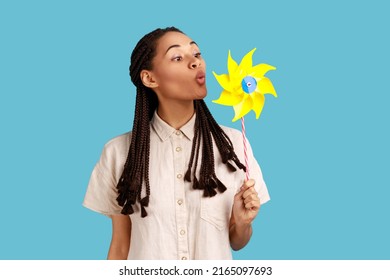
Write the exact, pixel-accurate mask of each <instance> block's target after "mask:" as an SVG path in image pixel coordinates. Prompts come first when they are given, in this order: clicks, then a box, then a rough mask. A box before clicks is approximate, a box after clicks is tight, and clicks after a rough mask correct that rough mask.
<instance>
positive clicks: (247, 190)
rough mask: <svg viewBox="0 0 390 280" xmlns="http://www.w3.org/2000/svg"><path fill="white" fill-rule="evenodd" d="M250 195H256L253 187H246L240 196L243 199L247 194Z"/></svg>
mask: <svg viewBox="0 0 390 280" xmlns="http://www.w3.org/2000/svg"><path fill="white" fill-rule="evenodd" d="M252 195H254V196H258V193H257V191H256V190H255V188H254V187H250V188H249V189H246V190H245V192H244V193H243V194H242V197H243V198H244V199H245V198H247V197H248V196H252Z"/></svg>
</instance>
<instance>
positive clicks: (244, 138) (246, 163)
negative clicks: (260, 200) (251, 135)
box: [241, 117, 249, 181]
mask: <svg viewBox="0 0 390 280" xmlns="http://www.w3.org/2000/svg"><path fill="white" fill-rule="evenodd" d="M241 133H242V141H243V143H244V158H245V168H246V172H245V181H248V180H249V164H248V153H247V147H246V136H245V120H244V117H241Z"/></svg>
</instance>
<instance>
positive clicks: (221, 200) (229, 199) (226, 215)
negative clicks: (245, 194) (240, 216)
mask: <svg viewBox="0 0 390 280" xmlns="http://www.w3.org/2000/svg"><path fill="white" fill-rule="evenodd" d="M233 200H234V193H233V192H232V190H231V189H227V190H226V191H225V192H224V193H217V194H216V195H215V196H213V197H203V196H202V197H201V203H200V208H201V209H200V217H201V218H202V219H203V220H205V221H206V222H208V223H209V224H211V225H213V226H214V227H216V228H217V229H218V230H219V231H222V230H224V229H225V228H227V227H228V226H229V222H230V215H231V211H232V205H233Z"/></svg>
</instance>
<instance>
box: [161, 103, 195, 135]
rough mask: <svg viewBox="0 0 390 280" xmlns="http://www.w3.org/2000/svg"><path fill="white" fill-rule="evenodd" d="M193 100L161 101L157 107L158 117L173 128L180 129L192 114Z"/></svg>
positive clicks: (193, 110)
mask: <svg viewBox="0 0 390 280" xmlns="http://www.w3.org/2000/svg"><path fill="white" fill-rule="evenodd" d="M194 112H195V109H194V102H193V101H186V102H169V103H167V102H161V103H159V105H158V108H157V114H158V115H159V117H160V118H161V119H162V120H163V121H165V122H166V123H167V124H169V125H170V126H171V127H173V128H175V129H180V128H181V127H182V126H183V125H185V124H186V123H187V122H188V121H189V120H190V119H191V118H192V116H193V115H194Z"/></svg>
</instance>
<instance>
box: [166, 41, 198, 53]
mask: <svg viewBox="0 0 390 280" xmlns="http://www.w3.org/2000/svg"><path fill="white" fill-rule="evenodd" d="M189 45H198V44H197V43H196V42H195V41H191V42H190V43H189ZM179 47H181V46H180V45H172V46H170V47H169V48H168V49H167V50H166V52H165V53H167V52H168V51H169V50H170V49H172V48H179Z"/></svg>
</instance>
